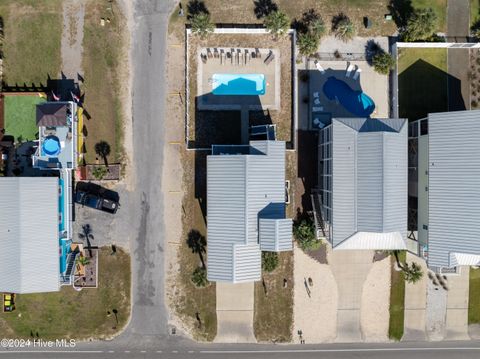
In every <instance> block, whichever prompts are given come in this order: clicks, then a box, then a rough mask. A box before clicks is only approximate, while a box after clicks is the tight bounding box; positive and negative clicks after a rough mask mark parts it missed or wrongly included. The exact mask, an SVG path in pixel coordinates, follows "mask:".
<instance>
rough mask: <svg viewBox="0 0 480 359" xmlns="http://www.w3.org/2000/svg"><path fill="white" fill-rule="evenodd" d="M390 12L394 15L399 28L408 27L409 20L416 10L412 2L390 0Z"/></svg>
mask: <svg viewBox="0 0 480 359" xmlns="http://www.w3.org/2000/svg"><path fill="white" fill-rule="evenodd" d="M388 10H389V11H390V13H391V14H392V17H393V21H395V24H396V25H397V27H398V28H403V27H405V26H406V25H407V22H408V19H409V18H410V16H412V14H413V11H414V8H413V6H412V1H411V0H390V4H389V5H388Z"/></svg>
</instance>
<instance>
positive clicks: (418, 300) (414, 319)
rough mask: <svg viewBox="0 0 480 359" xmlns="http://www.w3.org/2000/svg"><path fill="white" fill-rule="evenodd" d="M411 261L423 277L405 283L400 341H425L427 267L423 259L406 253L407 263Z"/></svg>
mask: <svg viewBox="0 0 480 359" xmlns="http://www.w3.org/2000/svg"><path fill="white" fill-rule="evenodd" d="M412 261H414V262H416V263H417V264H420V265H421V266H422V270H423V273H424V275H423V277H422V279H420V280H419V281H418V282H417V283H415V284H411V283H405V322H404V332H403V338H402V340H403V341H422V340H426V334H425V329H426V326H425V315H426V307H427V281H428V276H427V265H426V264H425V261H424V260H423V259H420V258H418V257H416V256H414V255H412V254H410V253H407V262H408V263H411V262H412Z"/></svg>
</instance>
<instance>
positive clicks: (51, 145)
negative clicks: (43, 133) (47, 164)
mask: <svg viewBox="0 0 480 359" xmlns="http://www.w3.org/2000/svg"><path fill="white" fill-rule="evenodd" d="M42 150H43V153H44V154H45V155H47V156H56V155H58V154H59V153H60V141H59V140H58V137H55V136H48V137H47V138H45V140H44V141H43V143H42Z"/></svg>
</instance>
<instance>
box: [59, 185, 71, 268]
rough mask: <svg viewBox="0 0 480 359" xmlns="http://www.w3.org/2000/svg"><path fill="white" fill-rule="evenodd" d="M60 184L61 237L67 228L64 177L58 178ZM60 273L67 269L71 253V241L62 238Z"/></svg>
mask: <svg viewBox="0 0 480 359" xmlns="http://www.w3.org/2000/svg"><path fill="white" fill-rule="evenodd" d="M58 184H59V186H60V194H59V196H58V212H59V216H60V221H59V222H58V231H59V233H60V237H61V235H62V233H63V231H64V230H65V203H64V201H65V182H64V180H63V178H60V179H59V180H58ZM59 244H60V248H59V254H60V273H64V272H65V270H66V269H67V255H68V253H70V241H69V240H68V241H67V240H65V239H61V238H60V243H59Z"/></svg>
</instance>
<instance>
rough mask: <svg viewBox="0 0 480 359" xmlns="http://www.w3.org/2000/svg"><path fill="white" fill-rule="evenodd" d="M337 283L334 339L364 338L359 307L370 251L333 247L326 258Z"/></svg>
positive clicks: (371, 253) (369, 261) (369, 267)
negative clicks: (335, 333) (336, 248)
mask: <svg viewBox="0 0 480 359" xmlns="http://www.w3.org/2000/svg"><path fill="white" fill-rule="evenodd" d="M328 261H329V263H330V267H331V270H332V273H333V276H334V277H335V280H336V282H337V288H338V307H337V308H338V310H337V339H336V340H337V342H348V343H350V342H359V341H362V340H363V335H362V332H361V326H360V309H361V304H362V293H363V285H364V283H365V279H366V278H367V276H368V273H369V272H370V269H371V268H372V265H373V251H356V250H348V251H347V250H345V251H342V250H333V251H332V252H331V253H330V256H329V258H328Z"/></svg>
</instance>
